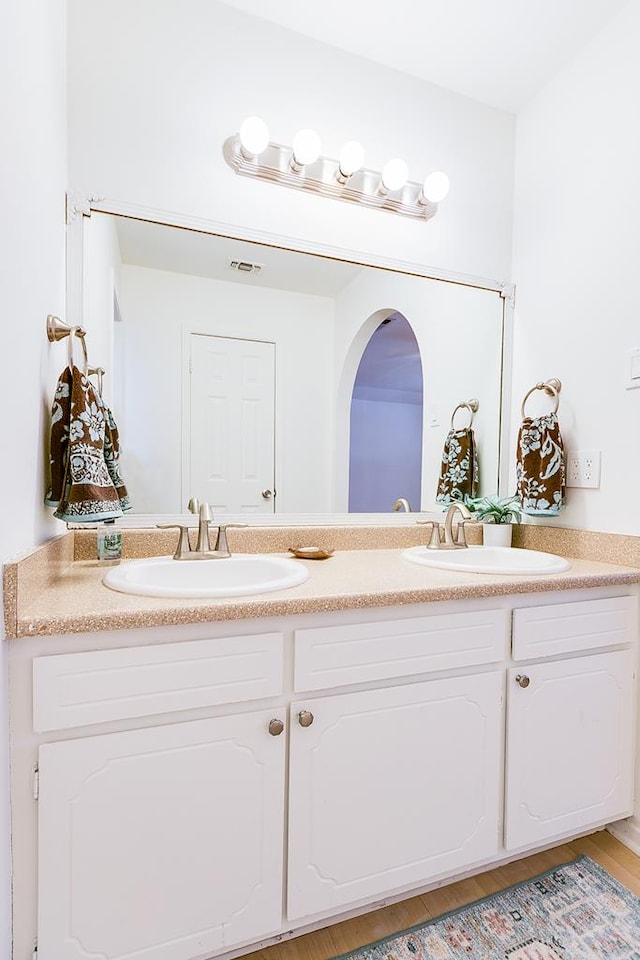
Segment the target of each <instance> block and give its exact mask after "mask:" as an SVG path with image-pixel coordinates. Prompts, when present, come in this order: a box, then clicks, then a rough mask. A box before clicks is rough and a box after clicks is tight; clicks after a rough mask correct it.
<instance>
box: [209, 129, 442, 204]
mask: <svg viewBox="0 0 640 960" xmlns="http://www.w3.org/2000/svg"><path fill="white" fill-rule="evenodd" d="M223 154H224V158H225V160H226V162H227V163H228V165H229V166H230V167H231V169H232V170H234V171H235V173H238V174H240V176H243V177H253V178H255V179H258V180H266V181H268V182H270V183H279V184H280V185H281V186H284V187H293V188H294V189H295V190H305V191H307V192H308V193H317V194H320V195H321V196H323V197H331V198H332V199H334V200H346V201H348V202H349V203H358V204H362V205H364V206H366V207H371V208H373V209H375V210H387V211H390V212H391V213H399V214H400V215H401V216H403V217H411V218H412V219H414V220H430V219H431V218H432V217H434V216H435V215H436V213H437V210H438V204H437V203H432V202H431V201H429V200H426V199H425V198H424V197H423V194H422V185H421V184H419V183H415V182H412V181H408V182H407V183H406V184H405V185H404V186H403V187H402V188H401V189H400V190H396V191H393V192H386V193H385V192H382V190H381V189H380V184H381V174H380V173H377V172H376V171H375V170H367V169H365V168H362V169H361V170H358V171H356V173H354V174H352V175H351V176H350V177H346V178H345V177H344V175H343V174H342V172H341V170H340V164H339V162H338V161H337V160H332V159H331V158H329V157H318V159H317V160H315V161H314V162H313V163H309V164H306V165H304V166H302V167H301V168H300V169H299V170H298V171H296V170H295V169H293V167H292V159H293V150H292V148H291V147H285V146H283V145H281V144H279V143H269V145H268V146H267V147H266V149H265V150H264V151H263V152H262V153H260V154H259V156H256V157H253V158H248V157H247V156H246V155H245V154H244V153H243V152H242V149H241V145H240V137H239V135H238V134H235V135H234V136H232V137H229V138H228V139H227V140H226V141H225V143H224V147H223Z"/></svg>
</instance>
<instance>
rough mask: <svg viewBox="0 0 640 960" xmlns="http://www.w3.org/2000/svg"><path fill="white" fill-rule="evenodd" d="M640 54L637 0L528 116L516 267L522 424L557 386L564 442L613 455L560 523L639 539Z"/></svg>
mask: <svg viewBox="0 0 640 960" xmlns="http://www.w3.org/2000/svg"><path fill="white" fill-rule="evenodd" d="M639 48H640V5H639V4H638V3H635V2H631V3H629V4H628V5H627V6H626V7H625V8H623V10H622V12H621V13H620V14H619V15H618V16H617V17H616V18H615V19H613V20H612V21H611V23H610V24H609V25H608V26H607V27H606V28H605V29H604V30H603V31H602V32H601V33H600V34H599V35H598V36H597V37H596V39H595V40H594V41H593V42H592V43H591V44H589V46H587V47H586V48H585V49H583V51H582V52H581V53H580V54H579V55H578V56H577V57H576V58H575V59H574V60H573V61H572V62H571V63H570V64H569V66H568V67H567V68H566V69H565V70H564V71H563V72H562V73H561V74H560V75H559V76H558V77H556V78H555V79H554V80H553V82H552V83H550V84H549V85H548V86H547V87H546V88H545V89H544V90H543V91H542V93H541V94H540V95H539V96H538V97H537V98H536V99H535V100H534V101H533V102H532V103H531V104H530V105H529V106H528V108H527V109H526V110H524V111H523V112H522V113H521V114H520V115H519V117H518V123H517V164H516V193H515V209H516V217H515V232H514V271H513V278H514V280H515V282H516V286H517V300H516V314H515V344H514V386H513V396H514V409H513V423H514V426H515V424H516V421H517V419H518V416H519V406H520V400H521V398H522V396H523V395H524V393H525V392H526V390H527V389H528V388H529V387H530V386H531V385H532V384H534V383H535V382H536V381H539V380H543V379H547V378H548V377H559V378H560V379H561V380H562V383H563V389H562V395H561V405H560V422H561V428H562V430H563V434H564V439H565V444H566V446H567V447H568V448H569V449H572V450H578V451H591V450H601V451H602V483H601V487H600V489H599V490H580V489H569V491H568V503H567V507H566V509H565V510H564V511H563V513H562V514H561V515H560V517H559V518H558V520H557V521H556V523H558V524H560V525H563V526H571V527H579V528H586V529H593V530H603V531H609V532H612V533H630V534H635V535H637V534H640V514H638V511H637V510H635V509H634V506H635V492H636V487H637V477H638V476H639V475H640V443H639V442H638V437H639V435H640V434H639V423H640V390H631V391H629V390H625V374H626V371H627V361H626V354H627V351H629V350H631V349H634V348H638V347H640V326H639V323H638V321H639V316H640V314H639V308H638V291H637V277H638V224H639V223H640V190H639V188H638V182H639V171H640V126H639V124H638V119H637V118H638V97H639V92H640V57H638V49H639ZM530 409H531V411H533V412H535V409H534V407H533V406H532V407H531V408H530ZM527 411H528V412H529V407H528V408H527ZM545 522H548V521H545Z"/></svg>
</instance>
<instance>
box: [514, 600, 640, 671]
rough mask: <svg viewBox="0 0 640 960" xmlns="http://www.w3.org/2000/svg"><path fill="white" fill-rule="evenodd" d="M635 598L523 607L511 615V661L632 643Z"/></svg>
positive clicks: (634, 624) (634, 621) (634, 622)
mask: <svg viewBox="0 0 640 960" xmlns="http://www.w3.org/2000/svg"><path fill="white" fill-rule="evenodd" d="M636 604H637V601H636V598H635V597H609V598H608V599H606V600H580V601H578V602H577V603H552V604H549V605H548V606H542V607H524V608H522V609H521V610H514V613H513V649H512V656H513V659H514V660H532V659H534V658H536V657H550V656H553V655H555V654H563V653H572V652H574V651H579V650H594V649H596V648H601V647H613V646H618V645H619V644H622V643H632V641H633V640H634V636H635V629H636Z"/></svg>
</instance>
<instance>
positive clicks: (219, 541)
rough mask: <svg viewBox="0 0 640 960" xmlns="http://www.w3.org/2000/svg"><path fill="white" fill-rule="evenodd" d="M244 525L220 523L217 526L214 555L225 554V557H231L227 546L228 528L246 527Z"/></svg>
mask: <svg viewBox="0 0 640 960" xmlns="http://www.w3.org/2000/svg"><path fill="white" fill-rule="evenodd" d="M246 526H248V524H246V523H221V524H220V525H219V526H218V536H217V537H216V545H215V552H216V553H226V554H227V556H229V557H230V556H231V551H230V550H229V544H228V543H227V530H228V529H229V527H246Z"/></svg>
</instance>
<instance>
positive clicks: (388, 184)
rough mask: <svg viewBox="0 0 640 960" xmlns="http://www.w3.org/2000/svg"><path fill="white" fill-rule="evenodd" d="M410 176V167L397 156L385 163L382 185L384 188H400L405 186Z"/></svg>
mask: <svg viewBox="0 0 640 960" xmlns="http://www.w3.org/2000/svg"><path fill="white" fill-rule="evenodd" d="M408 176H409V168H408V167H407V165H406V163H405V162H404V160H401V159H400V158H399V157H395V158H394V159H393V160H389V162H388V163H386V164H385V166H384V169H383V171H382V186H383V188H384V190H400V189H402V187H404V185H405V183H406V182H407V178H408Z"/></svg>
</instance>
